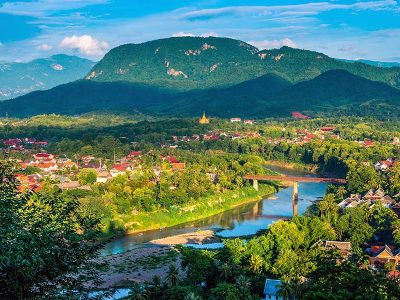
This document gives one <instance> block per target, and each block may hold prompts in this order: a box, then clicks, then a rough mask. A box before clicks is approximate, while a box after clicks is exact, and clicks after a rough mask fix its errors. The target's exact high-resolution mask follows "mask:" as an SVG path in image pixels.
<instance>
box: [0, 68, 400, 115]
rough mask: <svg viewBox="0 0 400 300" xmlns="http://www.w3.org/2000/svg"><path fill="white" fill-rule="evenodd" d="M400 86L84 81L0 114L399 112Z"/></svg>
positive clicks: (341, 74)
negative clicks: (175, 86)
mask: <svg viewBox="0 0 400 300" xmlns="http://www.w3.org/2000/svg"><path fill="white" fill-rule="evenodd" d="M399 104H400V90H399V89H396V88H393V87H391V86H389V85H387V84H385V83H382V82H377V81H371V80H368V79H365V78H362V77H359V76H356V75H353V74H351V73H350V72H348V71H345V70H332V71H327V72H325V73H323V74H321V75H319V76H317V77H316V78H313V79H311V80H309V81H303V82H299V83H296V84H292V83H291V82H289V81H287V80H285V79H284V78H282V77H279V76H277V75H272V74H267V75H263V76H261V77H259V78H256V79H252V80H249V81H246V82H243V83H240V84H237V85H234V86H231V87H227V88H215V89H208V90H192V91H187V92H180V93H174V92H171V91H169V90H165V89H164V90H163V89H156V88H154V87H152V86H146V85H143V84H137V83H128V82H95V81H88V80H80V81H76V82H73V83H68V84H64V85H60V86H57V87H55V88H53V89H50V90H47V91H36V92H33V93H31V94H29V95H25V96H22V97H19V98H16V99H13V100H8V101H4V102H3V103H0V114H1V115H4V114H5V113H6V112H7V113H8V114H9V115H10V116H18V117H27V116H32V115H37V114H43V113H47V114H49V113H58V114H69V115H75V114H82V113H87V112H93V111H98V110H109V111H114V112H118V111H124V112H129V111H131V112H144V113H150V114H162V115H171V116H197V115H199V114H200V113H201V112H203V111H206V112H207V114H208V115H211V116H219V117H233V116H240V117H249V118H250V117H252V118H254V117H257V118H264V117H287V116H290V113H291V112H292V111H302V112H305V113H307V114H310V115H324V114H325V115H330V116H331V115H338V114H343V115H363V116H364V115H366V116H377V117H385V118H386V117H399V116H400V106H399Z"/></svg>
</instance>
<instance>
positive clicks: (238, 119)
mask: <svg viewBox="0 0 400 300" xmlns="http://www.w3.org/2000/svg"><path fill="white" fill-rule="evenodd" d="M238 122H242V119H241V118H231V123H238Z"/></svg>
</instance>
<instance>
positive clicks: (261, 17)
mask: <svg viewBox="0 0 400 300" xmlns="http://www.w3.org/2000/svg"><path fill="white" fill-rule="evenodd" d="M0 28H1V30H0V61H29V60H32V59H35V58H41V57H48V56H51V55H54V54H58V53H65V54H70V55H78V56H81V57H86V58H89V59H92V60H96V61H97V60H100V59H101V58H102V57H103V56H104V54H105V53H107V51H109V50H110V49H112V48H113V47H116V46H118V45H121V44H126V43H142V42H146V41H149V40H154V39H159V38H167V37H171V36H185V35H191V36H192V35H193V36H219V37H231V38H236V39H240V40H243V41H245V42H248V43H250V44H252V45H255V46H256V47H258V48H259V49H269V48H280V47H281V46H284V45H287V46H290V47H296V48H301V49H309V50H315V51H319V52H323V53H325V54H327V55H329V56H332V57H337V58H345V59H370V60H379V61H395V62H400V1H399V3H398V1H392V0H382V1H372V0H371V1H369V0H367V1H350V0H348V1H345V0H343V1H341V0H331V1H329V0H326V1H317V0H311V1H302V0H299V1H287V0H279V1H278V0H270V1H267V0H83V1H78V0H19V1H7V0H5V1H4V0H0Z"/></svg>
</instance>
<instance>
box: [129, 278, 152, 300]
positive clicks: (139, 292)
mask: <svg viewBox="0 0 400 300" xmlns="http://www.w3.org/2000/svg"><path fill="white" fill-rule="evenodd" d="M127 299H128V300H147V299H149V295H148V294H147V291H146V288H145V287H144V286H143V285H142V284H139V283H137V282H135V283H134V285H133V287H132V291H131V292H130V293H129V296H128V298H127Z"/></svg>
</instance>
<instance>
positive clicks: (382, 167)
mask: <svg viewBox="0 0 400 300" xmlns="http://www.w3.org/2000/svg"><path fill="white" fill-rule="evenodd" d="M394 163H395V160H394V159H393V158H388V159H386V160H381V161H378V162H377V163H376V164H375V165H374V167H375V170H377V171H382V172H387V171H389V170H390V169H391V168H392V167H393V165H394Z"/></svg>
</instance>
